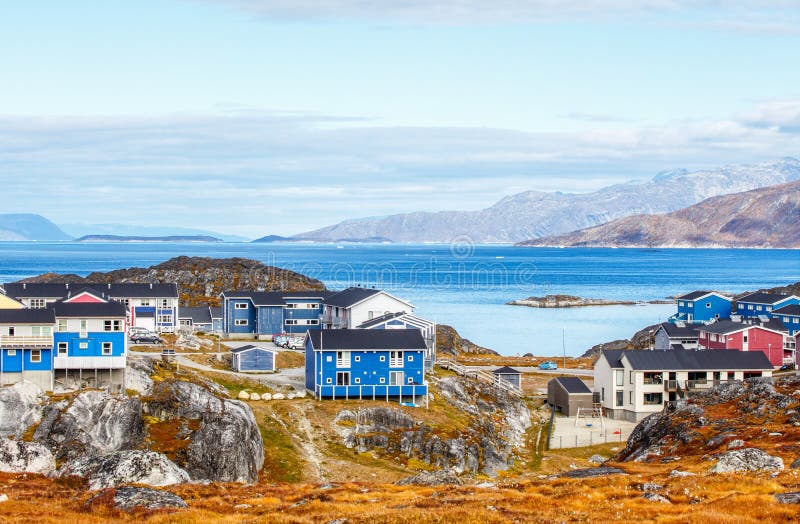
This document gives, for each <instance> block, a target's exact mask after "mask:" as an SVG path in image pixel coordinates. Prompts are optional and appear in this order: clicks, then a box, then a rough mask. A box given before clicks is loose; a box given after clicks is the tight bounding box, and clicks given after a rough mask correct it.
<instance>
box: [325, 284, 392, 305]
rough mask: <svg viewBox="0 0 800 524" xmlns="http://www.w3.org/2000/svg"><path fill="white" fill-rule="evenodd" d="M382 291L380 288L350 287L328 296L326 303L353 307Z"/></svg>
mask: <svg viewBox="0 0 800 524" xmlns="http://www.w3.org/2000/svg"><path fill="white" fill-rule="evenodd" d="M380 292H381V290H380V289H369V288H365V287H349V288H347V289H345V290H343V291H339V292H338V293H335V294H333V295H331V296H329V297H328V298H326V299H325V304H327V305H329V306H336V307H351V306H353V305H355V304H358V303H359V302H361V301H363V300H366V299H368V298H369V297H371V296H373V295H377V294H378V293H380Z"/></svg>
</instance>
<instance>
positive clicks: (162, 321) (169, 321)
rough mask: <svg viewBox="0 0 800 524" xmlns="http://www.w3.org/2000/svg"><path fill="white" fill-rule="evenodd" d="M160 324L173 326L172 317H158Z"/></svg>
mask: <svg viewBox="0 0 800 524" xmlns="http://www.w3.org/2000/svg"><path fill="white" fill-rule="evenodd" d="M158 322H159V323H160V324H172V315H158Z"/></svg>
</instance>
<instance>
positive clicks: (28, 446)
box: [0, 439, 56, 475]
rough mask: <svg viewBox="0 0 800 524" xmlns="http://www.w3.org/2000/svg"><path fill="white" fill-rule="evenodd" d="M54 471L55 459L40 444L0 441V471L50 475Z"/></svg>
mask: <svg viewBox="0 0 800 524" xmlns="http://www.w3.org/2000/svg"><path fill="white" fill-rule="evenodd" d="M55 470H56V459H55V457H53V454H52V453H51V452H50V450H49V449H47V448H46V447H44V446H43V445H42V444H39V443H38V442H18V441H15V440H6V439H0V471H3V472H5V473H39V474H41V475H51V474H52V473H53V472H54V471H55Z"/></svg>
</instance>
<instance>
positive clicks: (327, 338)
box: [305, 329, 428, 403]
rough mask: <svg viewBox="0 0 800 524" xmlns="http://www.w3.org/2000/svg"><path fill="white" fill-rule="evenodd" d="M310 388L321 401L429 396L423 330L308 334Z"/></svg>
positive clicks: (416, 399) (408, 399)
mask: <svg viewBox="0 0 800 524" xmlns="http://www.w3.org/2000/svg"><path fill="white" fill-rule="evenodd" d="M305 351H306V389H308V390H309V391H310V392H312V393H313V394H314V396H315V398H317V399H335V398H347V399H387V400H388V399H389V398H392V399H396V400H399V401H400V402H413V403H417V402H420V401H422V400H423V399H424V398H427V397H426V396H427V394H428V384H427V382H426V381H425V352H426V351H427V345H426V343H425V340H424V339H423V337H422V333H421V332H420V330H419V329H324V330H318V331H309V332H308V334H307V335H306V350H305Z"/></svg>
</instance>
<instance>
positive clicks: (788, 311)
mask: <svg viewBox="0 0 800 524" xmlns="http://www.w3.org/2000/svg"><path fill="white" fill-rule="evenodd" d="M772 316H773V318H776V319H779V320H780V321H781V322H783V325H784V327H785V328H786V329H787V330H788V331H789V335H790V336H794V335H797V334H798V333H800V305H798V304H792V305H789V306H783V307H781V308H778V309H775V310H773V311H772Z"/></svg>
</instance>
